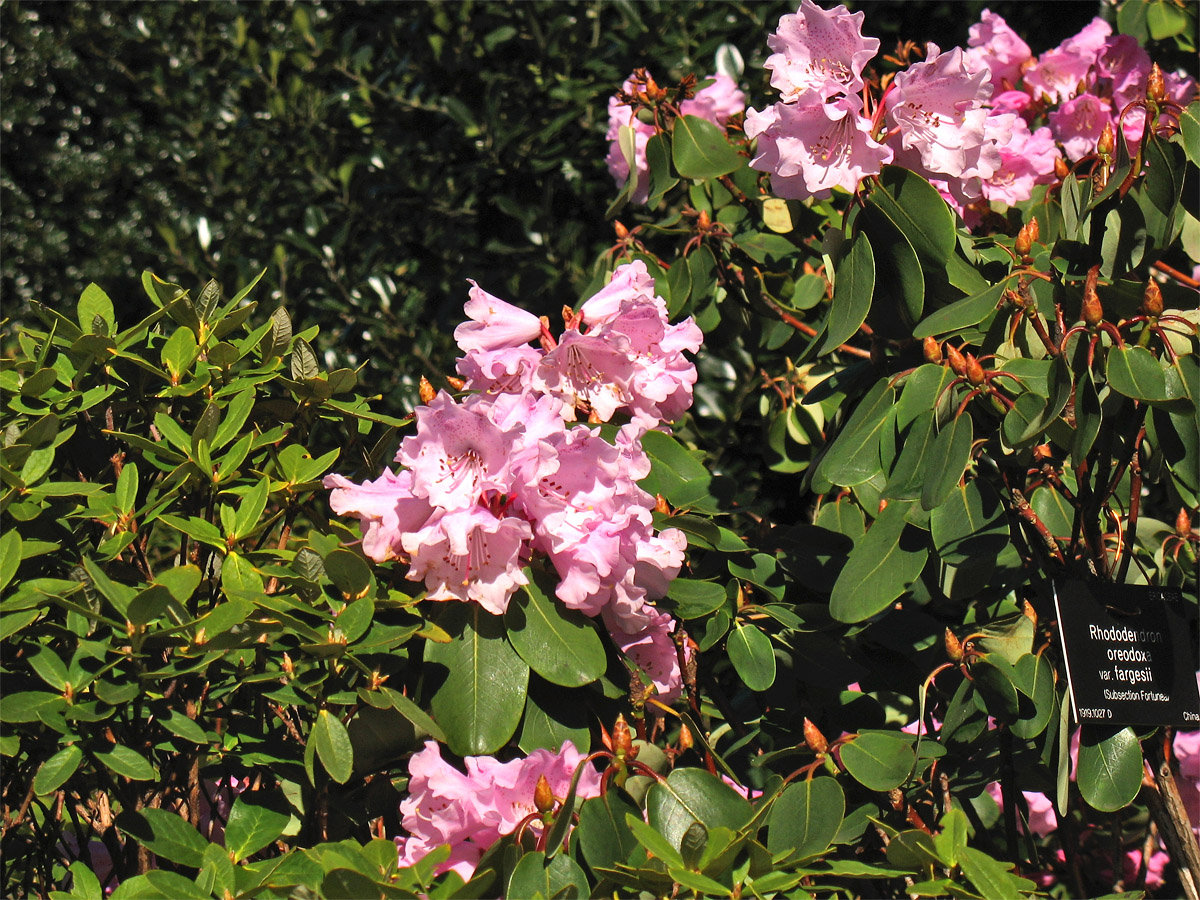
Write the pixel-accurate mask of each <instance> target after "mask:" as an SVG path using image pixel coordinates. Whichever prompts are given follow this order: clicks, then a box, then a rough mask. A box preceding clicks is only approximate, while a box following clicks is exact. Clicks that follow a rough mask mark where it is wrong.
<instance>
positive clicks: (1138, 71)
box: [1096, 34, 1150, 114]
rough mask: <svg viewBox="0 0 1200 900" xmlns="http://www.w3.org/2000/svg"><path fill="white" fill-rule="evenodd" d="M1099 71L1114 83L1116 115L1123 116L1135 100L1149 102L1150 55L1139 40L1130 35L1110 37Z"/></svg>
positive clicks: (1102, 53)
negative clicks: (1147, 91)
mask: <svg viewBox="0 0 1200 900" xmlns="http://www.w3.org/2000/svg"><path fill="white" fill-rule="evenodd" d="M1096 69H1097V71H1098V72H1099V73H1100V74H1101V75H1102V76H1104V77H1105V78H1107V79H1109V80H1110V81H1111V82H1112V96H1113V103H1114V108H1113V112H1114V113H1117V114H1119V113H1120V112H1121V110H1122V109H1124V108H1125V105H1126V104H1127V103H1130V102H1131V101H1133V100H1142V99H1145V96H1146V83H1147V81H1148V79H1149V77H1150V54H1149V53H1147V52H1146V51H1145V50H1143V49H1142V45H1141V44H1139V43H1138V42H1137V39H1136V38H1134V37H1131V36H1130V35H1127V34H1115V35H1113V36H1111V37H1110V38H1108V40H1106V41H1105V42H1104V46H1103V48H1102V49H1101V50H1100V53H1099V54H1098V55H1097V58H1096Z"/></svg>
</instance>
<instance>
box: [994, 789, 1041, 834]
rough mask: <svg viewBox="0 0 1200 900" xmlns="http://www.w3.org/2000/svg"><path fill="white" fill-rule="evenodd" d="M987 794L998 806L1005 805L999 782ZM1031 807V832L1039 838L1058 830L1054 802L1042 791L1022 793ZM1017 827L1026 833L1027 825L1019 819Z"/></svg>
mask: <svg viewBox="0 0 1200 900" xmlns="http://www.w3.org/2000/svg"><path fill="white" fill-rule="evenodd" d="M987 792H988V793H989V794H990V795H991V797H992V799H993V800H995V801H996V803H997V805H999V806H1003V805H1004V791H1003V790H1002V789H1001V787H1000V783H999V782H998V781H993V782H992V783H991V784H989V785H988V786H987ZM1021 794H1022V795H1023V796H1024V797H1025V803H1026V805H1028V807H1029V830H1030V831H1031V832H1033V833H1034V834H1036V835H1038V836H1039V837H1046V836H1048V835H1051V834H1054V832H1055V831H1057V830H1058V819H1057V817H1056V816H1055V815H1054V801H1052V800H1051V799H1050V798H1049V797H1047V796H1046V795H1045V794H1043V793H1042V792H1041V791H1021ZM1017 827H1018V828H1019V829H1020V830H1021V831H1022V832H1024V830H1025V823H1024V822H1023V821H1022V820H1021V819H1020V818H1018V820H1017Z"/></svg>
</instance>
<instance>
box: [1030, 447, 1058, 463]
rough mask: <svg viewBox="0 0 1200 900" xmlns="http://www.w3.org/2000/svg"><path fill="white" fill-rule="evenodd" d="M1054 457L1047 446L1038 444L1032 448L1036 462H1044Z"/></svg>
mask: <svg viewBox="0 0 1200 900" xmlns="http://www.w3.org/2000/svg"><path fill="white" fill-rule="evenodd" d="M1053 456H1054V451H1052V450H1051V449H1050V445H1049V444H1038V445H1037V446H1036V447H1034V448H1033V458H1034V459H1035V460H1037V461H1038V462H1046V461H1047V460H1049V459H1051V458H1052V457H1053Z"/></svg>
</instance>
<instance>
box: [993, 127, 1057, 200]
mask: <svg viewBox="0 0 1200 900" xmlns="http://www.w3.org/2000/svg"><path fill="white" fill-rule="evenodd" d="M993 118H994V117H993ZM998 149H999V151H1000V159H1001V164H1000V167H999V168H998V169H997V170H996V171H995V172H994V173H993V174H992V175H991V176H990V177H989V178H987V179H985V180H984V181H983V196H985V197H986V198H987V199H988V200H998V201H1000V202H1001V203H1006V204H1008V205H1009V206H1013V205H1015V204H1017V203H1020V202H1021V201H1022V200H1028V199H1029V198H1030V197H1032V196H1033V188H1034V185H1037V184H1049V183H1050V182H1051V181H1053V180H1054V161H1055V160H1056V159H1059V158H1060V157H1061V156H1062V154H1061V153H1059V150H1058V147H1057V146H1055V144H1054V138H1053V137H1052V136H1051V134H1050V129H1049V128H1044V127H1043V128H1039V129H1038V130H1037V131H1035V132H1033V133H1032V134H1030V132H1029V126H1027V125H1026V124H1025V120H1024V119H1016V120H1015V121H1014V122H1013V123H1012V131H1011V139H1010V140H1009V141H1007V142H1005V143H1002V144H1000V145H999V147H998Z"/></svg>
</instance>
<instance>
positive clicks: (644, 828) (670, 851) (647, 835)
mask: <svg viewBox="0 0 1200 900" xmlns="http://www.w3.org/2000/svg"><path fill="white" fill-rule="evenodd" d="M692 821H695V820H694V819H693V820H692ZM688 824H691V822H689V823H688ZM625 825H626V827H628V828H629V830H630V831H631V832H632V833H633V836H634V839H635V840H637V842H638V843H639V844H641V845H642V846H643V847H645V848H646V849H647V850H648V851H649V852H650V853H651V854H653V855H654V856H655V857H656V858H658V859H661V860H662V861H663V862H665V863H666V864H667V865H668V866H672V865H673V866H682V865H683V857H681V856H680V855H679V851H678V850H677V849H675V847H674V846H672V844H671V842H670V841H669V840H667V839H666V838H665V837H664V836H663V835H661V834H659V833H658V832H657V831H655V830H654V829H653V828H652V827H650V826H649V825H647V824H646V823H645V822H643V821H642V817H641V816H640V815H634V814H633V813H626V814H625Z"/></svg>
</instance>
